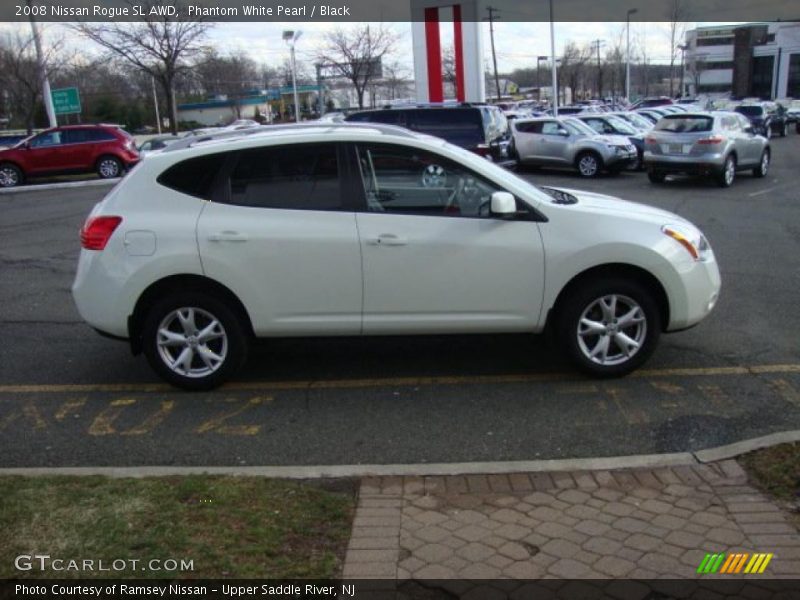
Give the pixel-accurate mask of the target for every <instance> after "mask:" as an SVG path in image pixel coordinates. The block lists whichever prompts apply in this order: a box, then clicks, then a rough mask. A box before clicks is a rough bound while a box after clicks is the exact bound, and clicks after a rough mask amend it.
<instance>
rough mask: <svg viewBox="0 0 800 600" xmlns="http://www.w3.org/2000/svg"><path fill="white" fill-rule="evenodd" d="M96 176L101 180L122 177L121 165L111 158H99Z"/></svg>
mask: <svg viewBox="0 0 800 600" xmlns="http://www.w3.org/2000/svg"><path fill="white" fill-rule="evenodd" d="M97 174H98V175H99V176H100V177H101V178H102V179H112V178H114V177H119V176H120V175H122V163H121V162H120V160H119V159H118V158H115V157H113V156H101V157H100V158H99V159H98V160H97Z"/></svg>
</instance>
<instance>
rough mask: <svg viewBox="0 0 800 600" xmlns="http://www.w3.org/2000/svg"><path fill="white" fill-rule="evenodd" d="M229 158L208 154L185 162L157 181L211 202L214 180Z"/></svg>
mask: <svg viewBox="0 0 800 600" xmlns="http://www.w3.org/2000/svg"><path fill="white" fill-rule="evenodd" d="M227 156H228V155H227V154H207V155H206V156H198V157H197V158H190V159H188V160H184V161H182V162H179V163H177V164H175V165H172V166H171V167H170V168H168V169H167V170H166V171H164V172H163V173H161V175H159V176H158V179H156V181H158V183H160V184H161V185H163V186H165V187H168V188H170V189H173V190H176V191H178V192H183V193H184V194H189V195H190V196H195V197H197V198H203V199H204V200H209V199H210V198H211V186H213V185H214V178H215V177H216V176H217V173H218V172H219V169H220V167H222V165H223V164H224V163H225V159H226V158H227Z"/></svg>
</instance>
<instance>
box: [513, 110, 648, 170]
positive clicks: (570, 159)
mask: <svg viewBox="0 0 800 600" xmlns="http://www.w3.org/2000/svg"><path fill="white" fill-rule="evenodd" d="M511 130H512V131H513V133H514V144H515V146H516V151H517V157H518V159H519V162H520V163H521V164H526V165H539V166H552V167H572V168H575V169H578V172H579V173H580V174H581V175H582V176H583V177H596V176H597V175H599V174H600V172H601V171H603V170H604V169H605V170H607V171H609V172H610V173H614V174H617V173H619V172H620V171H622V170H623V169H625V168H626V167H628V166H630V165H632V164H634V163H635V162H636V148H635V147H634V146H633V144H631V142H630V140H628V138H627V137H624V136H619V135H598V133H597V132H596V131H594V130H593V129H592V128H591V127H589V126H588V125H587V124H586V123H584V122H583V121H581V120H580V119H576V118H575V117H563V118H560V117H559V118H553V117H543V118H538V119H518V120H515V121H513V122H512V124H511Z"/></svg>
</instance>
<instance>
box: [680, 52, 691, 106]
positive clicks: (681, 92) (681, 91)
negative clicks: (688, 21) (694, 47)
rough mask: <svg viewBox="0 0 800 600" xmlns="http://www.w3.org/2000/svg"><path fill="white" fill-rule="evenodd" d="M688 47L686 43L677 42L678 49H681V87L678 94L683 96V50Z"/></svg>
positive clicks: (684, 70) (684, 68)
mask: <svg viewBox="0 0 800 600" xmlns="http://www.w3.org/2000/svg"><path fill="white" fill-rule="evenodd" d="M688 49H689V45H688V44H678V50H680V51H681V89H680V94H681V97H683V74H684V73H685V72H686V66H685V65H686V63H685V62H684V52H686V51H687V50H688Z"/></svg>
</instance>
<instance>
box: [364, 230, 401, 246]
mask: <svg viewBox="0 0 800 600" xmlns="http://www.w3.org/2000/svg"><path fill="white" fill-rule="evenodd" d="M407 243H408V242H407V241H406V238H404V237H400V236H399V235H395V234H393V233H382V234H380V235H379V236H376V237H373V238H368V239H367V244H369V245H370V246H405V245H406V244H407Z"/></svg>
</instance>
